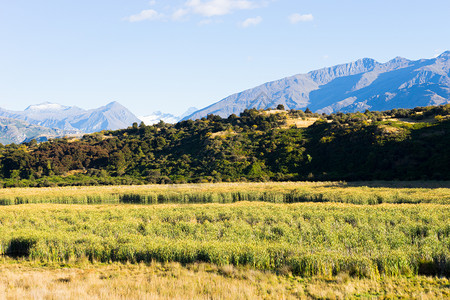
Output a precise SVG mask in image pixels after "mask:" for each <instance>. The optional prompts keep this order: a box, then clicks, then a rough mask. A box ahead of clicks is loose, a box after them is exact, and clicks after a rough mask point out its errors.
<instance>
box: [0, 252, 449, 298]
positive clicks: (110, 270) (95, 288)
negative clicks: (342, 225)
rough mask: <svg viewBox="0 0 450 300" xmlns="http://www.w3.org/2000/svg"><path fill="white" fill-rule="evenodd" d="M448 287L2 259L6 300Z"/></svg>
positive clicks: (439, 281)
mask: <svg viewBox="0 0 450 300" xmlns="http://www.w3.org/2000/svg"><path fill="white" fill-rule="evenodd" d="M449 286H450V281H449V280H448V279H447V278H437V277H425V276H414V277H380V278H374V279H370V278H353V277H350V276H348V275H347V274H345V273H341V274H338V275H336V276H332V277H305V278H302V277H295V276H291V275H277V274H275V273H272V272H261V271H256V270H252V269H246V268H236V267H233V266H224V267H217V266H215V265H210V264H202V263H200V264H198V263H197V264H188V265H184V266H183V265H181V264H179V263H162V264H161V263H157V262H153V263H150V264H118V263H111V264H107V265H105V264H91V263H84V264H78V265H77V266H67V265H63V266H60V265H44V266H43V265H41V264H38V263H35V262H16V261H13V262H11V261H10V260H5V259H4V260H3V261H1V260H0V298H1V299H349V298H351V299H353V298H355V299H378V298H382V299H448V298H449V297H450V288H449Z"/></svg>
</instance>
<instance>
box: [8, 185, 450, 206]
mask: <svg viewBox="0 0 450 300" xmlns="http://www.w3.org/2000/svg"><path fill="white" fill-rule="evenodd" d="M238 201H262V202H272V203H296V202H339V203H352V204H381V203H397V204H400V203H436V204H450V183H448V182H438V181H437V182H432V181H431V182H414V181H412V182H355V183H346V182H262V183H214V184H207V183H206V184H176V185H133V186H78V187H73V186H72V187H51V188H6V189H0V205H14V204H30V203H60V204H119V203H133V204H161V203H186V204H188V203H233V202H238Z"/></svg>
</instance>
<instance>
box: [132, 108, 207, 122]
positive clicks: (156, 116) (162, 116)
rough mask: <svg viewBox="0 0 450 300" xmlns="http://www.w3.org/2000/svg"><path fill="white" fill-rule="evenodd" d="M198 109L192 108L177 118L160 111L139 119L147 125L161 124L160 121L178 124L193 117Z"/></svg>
mask: <svg viewBox="0 0 450 300" xmlns="http://www.w3.org/2000/svg"><path fill="white" fill-rule="evenodd" d="M197 110H198V109H197V108H195V107H190V108H189V109H188V110H187V111H186V112H185V113H184V114H182V115H181V116H175V115H172V114H168V113H163V112H160V111H156V112H154V113H153V114H151V115H148V116H141V117H139V119H140V120H141V121H142V122H144V124H145V125H153V124H156V123H159V121H161V120H162V121H164V122H165V123H171V124H173V123H177V122H178V121H180V120H181V119H183V118H184V117H187V116H189V115H191V114H192V113H194V112H196V111H197Z"/></svg>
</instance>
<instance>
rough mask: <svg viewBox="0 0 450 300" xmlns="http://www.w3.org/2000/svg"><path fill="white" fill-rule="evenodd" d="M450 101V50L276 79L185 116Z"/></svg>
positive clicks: (379, 107) (347, 109) (343, 109)
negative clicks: (425, 57) (432, 56)
mask: <svg viewBox="0 0 450 300" xmlns="http://www.w3.org/2000/svg"><path fill="white" fill-rule="evenodd" d="M449 102H450V51H447V52H444V53H442V54H441V55H440V56H438V57H436V58H432V59H420V60H416V61H412V60H408V59H406V58H402V57H397V58H394V59H393V60H391V61H388V62H386V63H379V62H377V61H375V60H373V59H370V58H363V59H360V60H357V61H355V62H351V63H348V64H342V65H338V66H334V67H330V68H324V69H320V70H316V71H312V72H309V73H307V74H299V75H294V76H291V77H286V78H283V79H280V80H276V81H272V82H268V83H265V84H263V85H260V86H258V87H255V88H252V89H249V90H246V91H243V92H240V93H237V94H234V95H231V96H229V97H226V98H225V99H223V100H221V101H219V102H217V103H214V104H212V105H210V106H208V107H205V108H203V109H201V110H199V111H197V112H195V113H193V114H191V115H190V116H188V117H186V118H185V119H199V118H202V117H205V116H207V115H208V114H214V115H219V116H221V117H228V116H229V115H231V114H236V115H239V113H241V112H242V111H244V110H245V109H247V108H256V109H266V108H275V107H276V106H277V105H278V104H283V105H284V107H285V108H286V109H305V108H307V107H308V108H309V109H310V110H311V111H313V112H318V113H322V112H325V113H333V112H338V111H340V112H356V111H364V110H366V109H369V110H379V111H383V110H390V109H394V108H414V107H417V106H427V105H440V104H446V103H449Z"/></svg>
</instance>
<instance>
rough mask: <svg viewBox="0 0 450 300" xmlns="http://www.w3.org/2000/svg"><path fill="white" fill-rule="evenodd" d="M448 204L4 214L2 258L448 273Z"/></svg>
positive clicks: (47, 209)
mask: <svg viewBox="0 0 450 300" xmlns="http://www.w3.org/2000/svg"><path fill="white" fill-rule="evenodd" d="M449 219H450V209H449V206H447V205H438V204H420V205H411V204H404V205H392V204H381V205H375V206H372V205H363V206H361V205H352V204H343V203H297V204H271V203H262V202H248V201H244V202H239V203H233V204H192V205H179V204H166V205H152V206H142V205H89V206H87V205H70V206H67V205H57V204H36V205H19V206H4V207H1V208H0V253H1V254H3V255H7V256H11V257H16V258H17V257H24V258H27V259H31V260H37V261H42V262H74V261H77V260H80V259H88V260H90V261H92V262H96V261H97V262H104V263H108V262H112V261H118V262H129V263H133V264H134V263H139V262H147V263H148V262H151V261H159V262H179V263H182V264H191V263H196V262H205V263H211V264H214V265H218V266H227V265H233V266H247V267H250V268H253V269H258V270H270V271H273V272H285V271H286V270H288V271H289V272H291V273H292V274H294V275H301V276H317V275H320V276H335V275H337V274H339V273H342V272H344V273H348V274H350V275H351V276H353V277H365V278H376V277H379V276H389V277H395V276H400V275H406V276H413V275H417V274H421V275H435V276H446V277H449V276H450V249H449V247H448V245H450V224H449V223H448V220H449Z"/></svg>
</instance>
